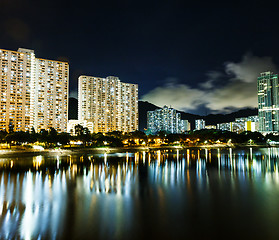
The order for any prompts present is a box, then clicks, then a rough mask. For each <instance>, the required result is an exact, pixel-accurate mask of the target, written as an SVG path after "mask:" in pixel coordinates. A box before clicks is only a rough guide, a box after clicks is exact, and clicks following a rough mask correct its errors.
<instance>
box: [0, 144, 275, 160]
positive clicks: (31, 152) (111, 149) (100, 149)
mask: <svg viewBox="0 0 279 240" xmlns="http://www.w3.org/2000/svg"><path fill="white" fill-rule="evenodd" d="M270 147H279V145H277V146H275V145H274V146H271V145H267V144H258V145H256V144H254V145H242V144H231V145H222V144H214V145H199V146H144V147H139V146H131V147H93V148H92V147H73V148H58V149H44V150H37V149H22V148H21V149H20V148H14V149H13V148H12V149H0V158H1V157H8V156H9V155H15V154H18V155H19V156H18V157H20V156H21V155H24V156H28V155H30V156H36V155H45V154H48V155H49V154H50V155H52V154H54V155H57V154H59V155H65V154H78V153H81V154H82V153H96V154H98V153H101V154H102V153H117V152H127V151H130V152H135V151H156V150H170V149H171V150H187V149H218V148H223V149H228V148H235V149H237V148H270Z"/></svg>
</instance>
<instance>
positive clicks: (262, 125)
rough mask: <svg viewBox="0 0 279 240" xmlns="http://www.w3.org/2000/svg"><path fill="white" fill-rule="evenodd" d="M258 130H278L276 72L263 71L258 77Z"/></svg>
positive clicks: (278, 110) (278, 109)
mask: <svg viewBox="0 0 279 240" xmlns="http://www.w3.org/2000/svg"><path fill="white" fill-rule="evenodd" d="M257 83H258V84H257V87H258V108H259V131H260V132H262V133H268V132H278V131H279V83H278V74H273V73H272V72H263V73H261V75H260V77H258V82H257Z"/></svg>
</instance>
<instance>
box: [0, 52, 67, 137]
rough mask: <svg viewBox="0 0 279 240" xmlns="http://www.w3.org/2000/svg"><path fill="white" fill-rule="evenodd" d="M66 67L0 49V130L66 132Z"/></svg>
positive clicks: (33, 56)
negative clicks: (53, 129) (51, 130)
mask: <svg viewBox="0 0 279 240" xmlns="http://www.w3.org/2000/svg"><path fill="white" fill-rule="evenodd" d="M68 82H69V64H68V63H66V62H60V61H54V60H47V59H41V58H36V57H35V53H34V51H33V50H29V49H23V48H19V49H18V51H10V50H4V49H0V98H1V102H0V130H2V131H11V130H13V131H28V130H30V129H32V127H34V129H35V131H40V130H42V129H45V130H47V129H49V128H51V127H53V128H55V129H56V130H57V131H58V132H64V131H66V130H67V120H68Z"/></svg>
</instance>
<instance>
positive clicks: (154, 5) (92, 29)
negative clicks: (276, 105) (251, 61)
mask: <svg viewBox="0 0 279 240" xmlns="http://www.w3.org/2000/svg"><path fill="white" fill-rule="evenodd" d="M277 12H278V11H277V10H276V9H275V8H274V7H273V6H270V8H266V7H262V6H259V5H257V2H256V1H255V2H253V5H248V4H247V5H243V4H236V3H234V4H229V3H227V4H226V5H222V6H221V5H212V4H210V5H209V4H206V5H205V4H189V2H187V1H145V0H142V1H83V0H80V1H73V2H71V1H51V0H50V1H24V0H1V1H0V20H1V21H0V30H1V34H0V48H3V49H10V50H16V49H17V48H18V47H24V48H30V49H34V50H35V53H36V56H37V57H41V58H48V59H60V60H61V59H62V60H67V61H69V63H70V92H71V93H72V94H73V93H74V92H75V91H77V78H78V76H79V75H81V74H84V75H92V76H99V77H106V76H109V75H114V76H118V77H119V78H120V79H121V80H122V81H123V82H129V83H137V84H139V95H140V98H141V97H142V96H144V95H146V94H147V93H149V92H150V91H151V90H154V89H156V88H158V87H160V86H168V84H175V85H176V86H179V85H180V84H182V85H186V86H188V87H190V88H194V89H196V90H199V89H200V85H199V84H201V83H205V82H207V81H208V73H209V72H212V71H213V72H219V73H224V72H226V70H225V69H224V64H226V63H227V62H233V63H240V62H241V61H242V59H243V56H244V55H245V54H247V53H252V55H253V56H257V57H259V58H262V57H264V56H269V57H271V58H272V61H273V63H275V65H276V64H277V62H278V54H279V48H278V36H279V27H278V26H279V20H278V16H277V15H278V13H277ZM230 77H231V76H228V75H226V76H223V77H222V78H219V79H218V81H215V82H214V84H215V87H217V88H218V87H220V86H222V85H223V84H224V81H229V79H230ZM224 79H227V80H224ZM174 94H175V93H174ZM185 94H186V95H187V94H188V93H187V91H186V93H185ZM146 99H147V100H149V99H151V100H152V99H153V98H152V97H151V98H150V97H149V98H148V97H147V98H146ZM185 101H187V99H186V100H185ZM162 104H163V103H162ZM164 104H165V103H164ZM170 104H171V103H170ZM172 104H174V103H172ZM207 105H208V104H207ZM207 105H206V103H201V104H200V105H199V104H197V107H196V108H195V109H189V107H185V108H184V107H180V109H185V110H187V109H189V111H192V112H199V111H201V109H202V111H204V109H207V108H208V109H209V112H210V111H217V110H220V109H217V108H216V107H215V108H214V107H211V108H209V107H208V106H207ZM248 105H249V104H248ZM250 105H251V106H252V105H253V104H250ZM233 108H238V106H233Z"/></svg>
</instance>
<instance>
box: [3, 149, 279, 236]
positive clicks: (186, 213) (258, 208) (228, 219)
mask: <svg viewBox="0 0 279 240" xmlns="http://www.w3.org/2000/svg"><path fill="white" fill-rule="evenodd" d="M278 162H279V149H278V148H259V149H254V148H253V149H252V148H247V149H231V148H230V149H211V150H207V149H185V150H178V149H174V150H158V151H150V152H144V151H139V152H123V153H121V152H119V153H116V152H107V153H101V154H92V153H88V152H87V153H70V154H69V153H67V154H66V153H65V154H63V153H60V152H57V153H51V154H42V155H40V154H37V155H35V156H29V155H22V156H19V155H17V154H14V155H10V156H9V157H4V155H2V157H1V155H0V239H251V238H253V239H279V227H278V224H279V166H278Z"/></svg>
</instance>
